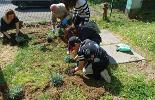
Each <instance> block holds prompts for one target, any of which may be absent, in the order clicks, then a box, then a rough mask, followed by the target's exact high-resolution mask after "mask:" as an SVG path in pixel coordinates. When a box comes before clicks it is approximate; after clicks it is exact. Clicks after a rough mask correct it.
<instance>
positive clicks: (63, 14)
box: [50, 3, 71, 32]
mask: <svg viewBox="0 0 155 100" xmlns="http://www.w3.org/2000/svg"><path fill="white" fill-rule="evenodd" d="M50 10H51V13H52V19H51V23H52V26H53V30H52V31H53V32H55V26H56V23H57V19H60V20H63V19H68V20H69V19H71V15H70V13H69V12H68V11H67V9H66V7H65V5H64V4H63V3H59V4H52V5H51V6H50ZM68 20H67V21H68ZM62 24H67V22H65V21H64V23H62Z"/></svg>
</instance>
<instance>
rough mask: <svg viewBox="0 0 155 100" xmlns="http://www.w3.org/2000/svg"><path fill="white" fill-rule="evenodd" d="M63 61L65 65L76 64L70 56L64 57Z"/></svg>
mask: <svg viewBox="0 0 155 100" xmlns="http://www.w3.org/2000/svg"><path fill="white" fill-rule="evenodd" d="M64 61H65V62H66V63H75V62H76V61H75V60H74V59H73V58H72V57H71V56H70V55H67V56H65V57H64Z"/></svg>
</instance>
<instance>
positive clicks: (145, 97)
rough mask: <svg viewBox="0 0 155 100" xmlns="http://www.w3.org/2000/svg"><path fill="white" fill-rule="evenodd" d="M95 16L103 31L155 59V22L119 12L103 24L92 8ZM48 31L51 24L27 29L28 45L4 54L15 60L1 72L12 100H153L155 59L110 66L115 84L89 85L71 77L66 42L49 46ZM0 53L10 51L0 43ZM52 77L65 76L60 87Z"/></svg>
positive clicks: (79, 76) (98, 9)
mask: <svg viewBox="0 0 155 100" xmlns="http://www.w3.org/2000/svg"><path fill="white" fill-rule="evenodd" d="M92 11H94V12H96V13H94V14H95V15H98V16H93V17H92V19H93V20H95V21H96V22H97V23H98V24H99V26H100V28H101V29H109V30H111V31H113V32H114V33H116V34H119V35H120V36H122V37H125V38H124V39H127V40H125V41H127V42H129V43H131V45H133V46H134V47H136V46H137V47H139V48H140V51H141V52H142V53H145V54H144V56H145V57H146V58H149V59H152V58H153V57H154V56H155V42H154V38H155V34H154V32H155V22H143V21H138V20H129V19H128V18H126V17H125V15H124V14H123V13H122V12H118V11H116V10H115V11H114V12H113V14H112V17H111V18H110V22H105V21H103V20H102V17H101V16H102V13H101V7H100V6H99V5H96V6H93V9H92ZM100 15H101V16H100ZM49 30H50V28H49V26H48V25H40V26H30V27H25V28H24V29H23V32H24V33H26V34H27V35H28V36H29V37H31V41H29V44H28V46H25V47H19V48H17V49H16V51H13V50H12V49H6V51H8V52H12V53H11V54H12V55H9V60H8V59H7V60H6V59H3V58H1V59H2V60H3V65H1V67H2V68H1V69H0V84H5V83H7V86H8V88H9V89H8V90H9V96H10V98H12V99H14V98H16V97H18V96H20V95H21V93H22V92H24V93H23V94H24V95H22V97H21V99H27V100H78V99H79V100H113V99H116V100H117V99H120V100H128V99H131V100H154V99H155V80H154V78H155V75H154V72H155V69H154V68H153V65H154V64H155V63H154V60H151V61H150V60H149V61H148V60H147V61H145V62H135V63H128V64H121V65H111V66H110V68H109V70H110V72H111V76H112V83H111V84H107V83H105V82H104V81H95V80H93V79H91V80H88V79H86V78H85V77H83V76H82V73H80V72H79V73H77V75H75V76H72V77H69V76H68V75H66V73H65V71H66V69H67V68H69V67H71V66H73V65H74V64H67V63H65V62H64V56H65V55H66V48H65V44H64V43H62V42H61V41H59V40H58V39H55V40H54V41H53V42H52V43H51V44H48V43H47V42H46V36H47V34H48V33H49ZM0 48H6V46H3V45H1V44H0ZM7 48H9V47H7ZM10 48H11V47H10ZM44 49H46V50H45V51H44ZM0 51H1V49H0ZM1 52H2V51H1ZM2 53H3V52H2ZM14 54H15V55H14ZM0 55H2V54H0ZM0 57H1V56H0ZM4 62H5V63H4ZM53 73H59V74H60V75H61V76H62V77H63V80H64V83H63V85H62V86H60V87H55V86H53V85H52V76H53ZM19 98H20V97H19Z"/></svg>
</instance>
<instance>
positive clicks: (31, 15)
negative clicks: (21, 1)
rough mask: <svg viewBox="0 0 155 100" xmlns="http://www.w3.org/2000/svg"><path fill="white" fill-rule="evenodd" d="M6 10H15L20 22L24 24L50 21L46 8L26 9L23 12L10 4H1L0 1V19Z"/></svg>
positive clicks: (49, 14)
mask: <svg viewBox="0 0 155 100" xmlns="http://www.w3.org/2000/svg"><path fill="white" fill-rule="evenodd" d="M6 9H13V10H15V12H16V14H17V16H18V17H19V18H20V20H22V21H24V22H25V23H30V22H39V21H50V19H51V13H50V11H49V9H48V8H27V9H24V10H19V9H18V8H17V6H14V5H12V4H11V3H6V4H4V3H3V4H2V3H1V1H0V17H2V16H3V14H4V12H5V10H6Z"/></svg>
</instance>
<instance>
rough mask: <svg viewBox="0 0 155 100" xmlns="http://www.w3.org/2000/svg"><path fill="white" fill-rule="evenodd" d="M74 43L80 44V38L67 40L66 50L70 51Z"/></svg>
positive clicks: (73, 37) (74, 37)
mask: <svg viewBox="0 0 155 100" xmlns="http://www.w3.org/2000/svg"><path fill="white" fill-rule="evenodd" d="M75 43H81V40H80V38H79V37H76V36H72V37H70V38H69V40H68V49H69V50H70V49H71V48H72V47H74V46H75Z"/></svg>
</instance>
